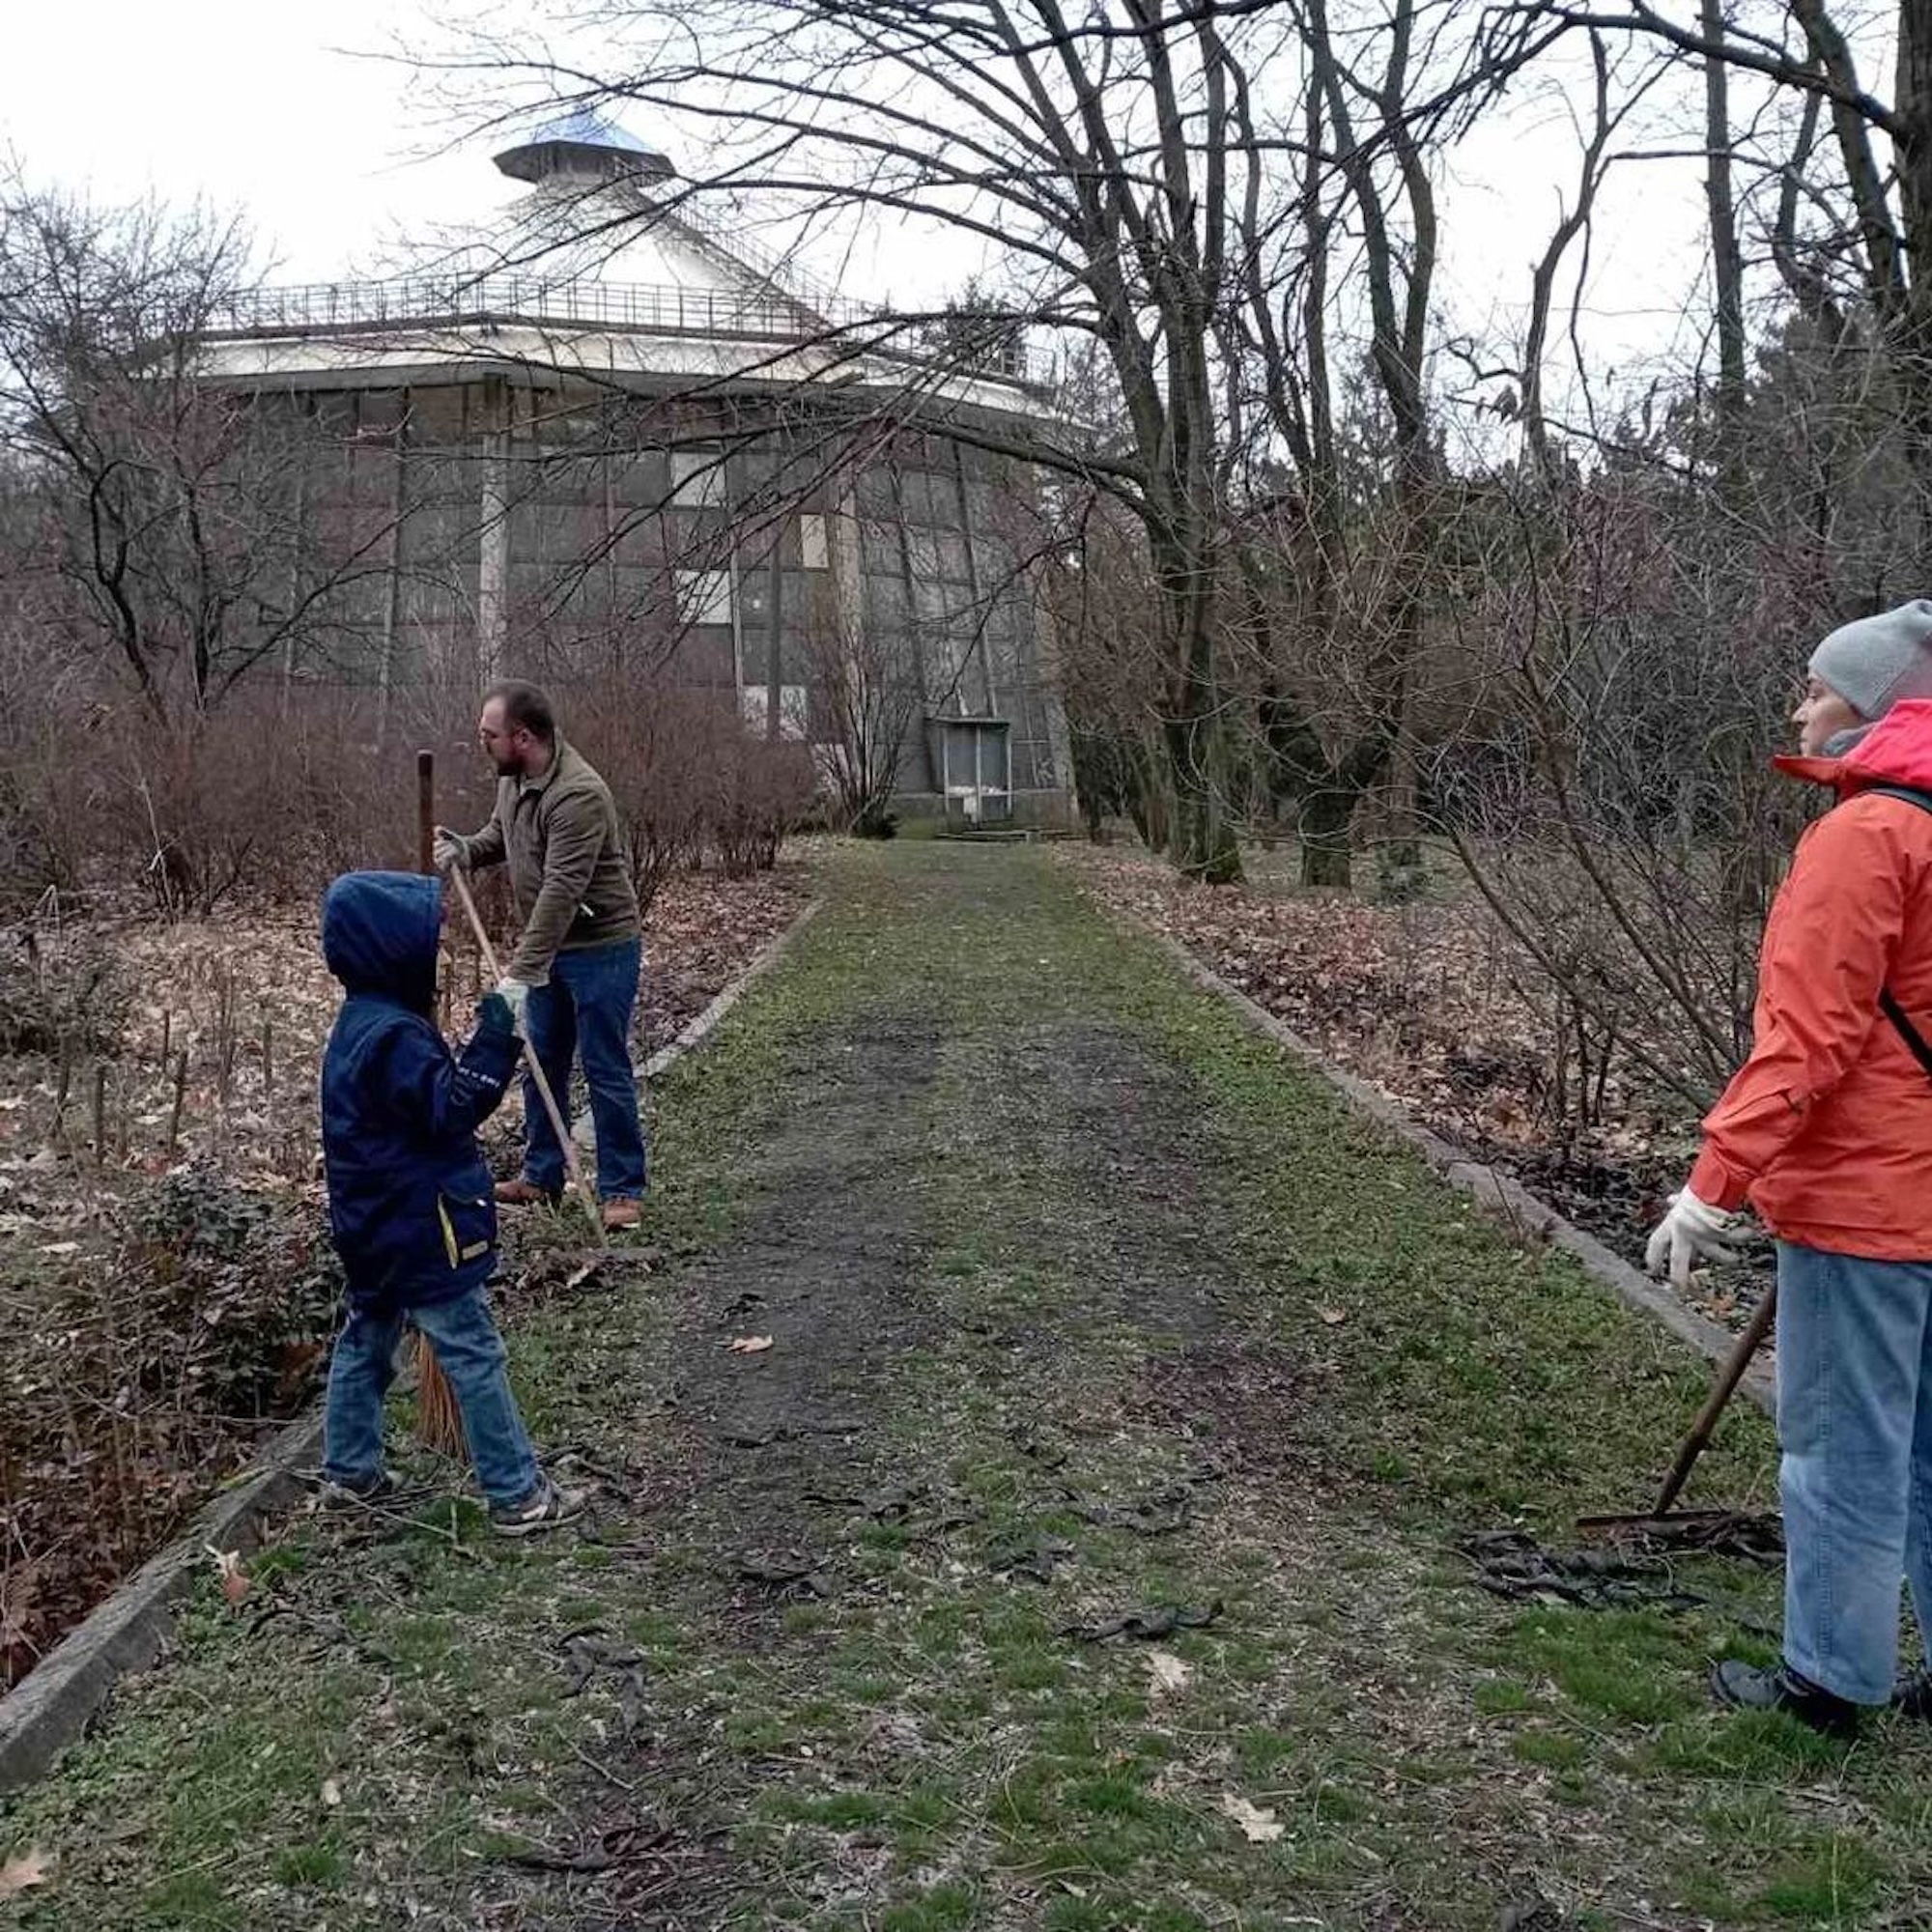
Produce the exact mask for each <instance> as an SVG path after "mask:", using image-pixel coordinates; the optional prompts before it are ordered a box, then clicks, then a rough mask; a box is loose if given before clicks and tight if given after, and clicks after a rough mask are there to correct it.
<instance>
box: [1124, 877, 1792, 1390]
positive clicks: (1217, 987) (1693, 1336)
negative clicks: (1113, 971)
mask: <svg viewBox="0 0 1932 1932" xmlns="http://www.w3.org/2000/svg"><path fill="white" fill-rule="evenodd" d="M1109 909H1110V910H1111V911H1112V912H1113V914H1114V916H1115V917H1116V918H1117V919H1119V920H1121V921H1122V923H1125V924H1127V925H1128V926H1129V927H1130V928H1131V929H1132V930H1133V931H1135V932H1136V933H1139V934H1140V935H1142V936H1143V937H1145V938H1147V939H1151V941H1152V942H1153V943H1154V944H1155V945H1156V946H1158V947H1159V948H1160V949H1161V950H1162V951H1163V952H1166V953H1167V955H1168V956H1169V957H1170V958H1171V959H1173V960H1174V962H1175V964H1176V965H1178V966H1179V968H1180V970H1181V971H1182V972H1183V973H1185V974H1186V975H1187V977H1188V978H1189V979H1190V980H1193V981H1194V983H1195V984H1196V985H1197V986H1200V987H1202V988H1203V989H1204V990H1205V991H1207V992H1210V993H1213V994H1216V995H1217V996H1218V997H1219V998H1221V999H1223V1000H1225V1001H1226V1002H1227V1003H1228V1005H1229V1006H1231V1007H1233V1008H1234V1009H1235V1010H1236V1012H1237V1013H1239V1014H1240V1016H1241V1017H1242V1018H1243V1019H1244V1020H1245V1021H1247V1023H1248V1024H1249V1025H1250V1026H1252V1027H1253V1028H1254V1029H1255V1030H1256V1031H1257V1032H1258V1033H1264V1034H1265V1035H1266V1036H1267V1037H1269V1038H1270V1039H1272V1040H1273V1041H1275V1042H1276V1044H1277V1045H1280V1046H1283V1047H1285V1048H1287V1050H1288V1051H1289V1052H1290V1053H1291V1054H1293V1056H1294V1058H1295V1059H1296V1060H1298V1061H1299V1062H1300V1063H1301V1064H1302V1065H1304V1066H1306V1067H1307V1068H1308V1069H1309V1070H1310V1071H1311V1072H1313V1073H1316V1074H1319V1075H1320V1076H1321V1078H1322V1079H1323V1080H1325V1081H1326V1082H1327V1083H1328V1085H1329V1086H1330V1087H1332V1088H1334V1089H1335V1090H1336V1092H1337V1093H1339V1094H1342V1095H1343V1096H1344V1097H1345V1098H1346V1099H1347V1100H1348V1101H1349V1102H1350V1105H1352V1106H1353V1107H1355V1108H1356V1109H1357V1110H1358V1111H1359V1112H1361V1113H1364V1114H1367V1115H1368V1116H1369V1117H1370V1118H1371V1119H1372V1120H1374V1121H1375V1122H1377V1124H1378V1125H1379V1126H1381V1127H1383V1128H1385V1129H1386V1130H1387V1131H1388V1132H1389V1133H1391V1134H1393V1135H1395V1137H1396V1138H1397V1139H1398V1140H1401V1141H1404V1142H1406V1144H1407V1145H1408V1146H1409V1147H1411V1148H1413V1149H1414V1150H1415V1151H1416V1152H1417V1153H1419V1154H1420V1155H1421V1156H1422V1158H1423V1159H1424V1160H1426V1161H1427V1162H1428V1163H1429V1165H1430V1166H1431V1167H1432V1168H1434V1169H1435V1172H1436V1173H1437V1174H1439V1175H1440V1176H1441V1177H1442V1178H1443V1179H1445V1180H1446V1181H1448V1182H1449V1184H1450V1185H1451V1186H1452V1187H1459V1188H1461V1189H1462V1190H1463V1193H1465V1194H1470V1195H1473V1196H1474V1197H1475V1199H1476V1200H1477V1201H1478V1202H1480V1203H1481V1204H1482V1206H1483V1207H1485V1208H1488V1209H1490V1211H1491V1212H1492V1213H1493V1214H1494V1215H1495V1216H1496V1217H1497V1218H1498V1219H1500V1220H1503V1221H1506V1222H1507V1223H1508V1224H1509V1226H1510V1228H1511V1229H1512V1230H1513V1231H1514V1232H1515V1233H1516V1234H1517V1235H1518V1236H1519V1237H1520V1238H1521V1239H1523V1240H1525V1241H1548V1242H1549V1243H1550V1244H1551V1245H1552V1246H1554V1247H1559V1248H1561V1249H1563V1250H1564V1252H1565V1253H1566V1254H1570V1255H1574V1256H1575V1257H1576V1259H1577V1261H1578V1262H1579V1263H1580V1264H1582V1267H1583V1271H1584V1273H1586V1274H1587V1275H1589V1276H1590V1277H1591V1278H1592V1279H1593V1280H1595V1281H1599V1282H1601V1283H1603V1285H1604V1286H1605V1288H1607V1289H1609V1290H1610V1291H1611V1292H1612V1293H1614V1294H1616V1295H1617V1296H1618V1297H1619V1299H1621V1300H1622V1301H1624V1302H1626V1303H1627V1304H1628V1305H1629V1306H1630V1307H1632V1308H1634V1309H1635V1310H1636V1311H1637V1312H1638V1313H1639V1314H1642V1315H1647V1316H1649V1317H1650V1318H1651V1319H1652V1320H1653V1321H1659V1322H1661V1323H1662V1325H1663V1326H1664V1327H1665V1328H1666V1329H1668V1330H1669V1331H1670V1333H1671V1334H1672V1335H1674V1336H1675V1337H1676V1338H1677V1339H1678V1340H1679V1341H1680V1342H1682V1343H1684V1344H1685V1345H1686V1346H1687V1347H1689V1348H1691V1349H1694V1350H1696V1351H1697V1352H1698V1353H1699V1354H1701V1355H1703V1356H1705V1357H1707V1358H1708V1359H1709V1360H1710V1361H1712V1362H1721V1361H1723V1360H1725V1359H1726V1358H1727V1357H1728V1356H1729V1355H1730V1353H1731V1350H1733V1349H1734V1348H1735V1347H1736V1345H1737V1337H1736V1336H1735V1335H1733V1334H1732V1333H1731V1331H1730V1330H1729V1329H1728V1328H1723V1327H1720V1326H1719V1324H1718V1323H1717V1322H1715V1321H1706V1320H1705V1319H1704V1318H1703V1317H1702V1316H1701V1315H1698V1314H1696V1313H1695V1312H1694V1311H1692V1310H1691V1309H1690V1308H1687V1307H1686V1306H1685V1305H1684V1303H1683V1302H1681V1301H1680V1300H1678V1298H1677V1297H1676V1295H1674V1294H1673V1293H1671V1292H1670V1291H1669V1289H1667V1288H1665V1287H1662V1286H1661V1285H1660V1284H1659V1283H1657V1282H1654V1281H1652V1280H1651V1279H1650V1278H1649V1276H1647V1275H1643V1274H1639V1273H1638V1272H1637V1270H1636V1269H1635V1268H1634V1267H1632V1266H1631V1265H1630V1264H1629V1263H1628V1262H1626V1261H1624V1260H1623V1259H1622V1258H1621V1257H1619V1256H1617V1255H1615V1254H1612V1253H1611V1251H1610V1250H1609V1249H1608V1248H1606V1247H1605V1245H1604V1244H1603V1242H1602V1241H1600V1240H1598V1239H1597V1237H1596V1236H1594V1235H1587V1234H1585V1233H1584V1232H1583V1230H1582V1229H1581V1228H1579V1227H1577V1225H1576V1224H1575V1223H1574V1222H1572V1221H1566V1220H1565V1219H1564V1218H1563V1216H1562V1215H1561V1214H1559V1213H1558V1212H1557V1211H1556V1210H1555V1208H1552V1207H1550V1206H1549V1204H1548V1202H1547V1201H1540V1200H1538V1199H1537V1197H1536V1196H1535V1195H1534V1194H1532V1193H1530V1191H1529V1190H1528V1189H1527V1188H1526V1187H1524V1186H1522V1185H1521V1184H1520V1182H1518V1181H1516V1180H1513V1179H1510V1177H1509V1176H1508V1175H1505V1174H1498V1173H1497V1172H1496V1171H1495V1169H1494V1168H1492V1167H1487V1166H1484V1165H1483V1164H1482V1163H1480V1162H1477V1161H1472V1160H1470V1159H1469V1158H1468V1157H1467V1156H1466V1155H1465V1154H1463V1152H1462V1151H1460V1150H1459V1149H1456V1148H1453V1147H1451V1146H1450V1145H1449V1143H1448V1142H1447V1141H1445V1140H1443V1139H1441V1138H1440V1137H1439V1136H1437V1135H1435V1134H1433V1133H1431V1132H1430V1131H1429V1129H1428V1128H1427V1127H1423V1126H1418V1125H1417V1124H1416V1122H1413V1121H1412V1120H1410V1119H1409V1118H1408V1116H1407V1115H1406V1114H1405V1113H1404V1112H1403V1110H1402V1109H1401V1108H1400V1107H1398V1106H1397V1105H1396V1104H1395V1102H1394V1101H1393V1100H1390V1099H1389V1098H1387V1097H1386V1096H1385V1095H1384V1094H1378V1093H1377V1092H1376V1090H1375V1089H1374V1088H1373V1087H1371V1086H1370V1085H1369V1084H1368V1083H1367V1082H1366V1081H1365V1080H1361V1079H1358V1078H1357V1077H1356V1076H1355V1075H1354V1074H1352V1073H1348V1072H1345V1071H1344V1070H1343V1069H1342V1068H1341V1067H1339V1066H1337V1065H1335V1064H1334V1063H1333V1062H1332V1061H1330V1060H1328V1059H1326V1058H1325V1057H1324V1056H1323V1055H1322V1054H1321V1053H1320V1052H1318V1051H1317V1050H1316V1048H1315V1047H1313V1046H1311V1045H1310V1044H1309V1042H1308V1041H1307V1040H1305V1039H1303V1038H1302V1037H1301V1036H1300V1035H1299V1034H1297V1033H1296V1032H1294V1030H1293V1028H1292V1027H1289V1026H1287V1025H1285V1024H1284V1023H1283V1022H1282V1021H1280V1020H1278V1019H1277V1018H1275V1016H1274V1015H1273V1014H1272V1013H1271V1012H1269V1011H1268V1010H1267V1009H1266V1008H1265V1007H1264V1006H1262V1005H1261V1004H1260V1003H1259V1002H1258V1001H1255V1000H1251V999H1250V998H1249V997H1248V996H1247V994H1245V993H1244V992H1242V991H1241V989H1240V988H1239V987H1238V986H1236V985H1232V984H1230V983H1229V981H1228V980H1224V979H1222V977H1221V976H1220V974H1218V973H1216V972H1215V971H1214V969H1213V968H1212V967H1211V966H1205V965H1203V964H1202V962H1201V961H1200V960H1199V959H1197V958H1196V957H1195V956H1194V954H1193V953H1191V952H1188V950H1187V949H1186V947H1184V946H1183V945H1181V943H1180V942H1179V940H1178V939H1172V938H1170V937H1169V936H1168V935H1167V934H1166V933H1164V932H1156V931H1155V930H1154V929H1153V928H1152V927H1151V926H1150V925H1148V924H1146V923H1144V922H1143V921H1141V920H1139V919H1136V918H1135V917H1134V916H1133V915H1132V914H1131V913H1126V912H1122V911H1121V910H1120V908H1118V907H1112V908H1109ZM1738 1387H1739V1391H1740V1393H1741V1394H1744V1395H1747V1396H1748V1397H1749V1398H1750V1399H1751V1401H1753V1402H1754V1403H1756V1404H1757V1406H1759V1407H1760V1408H1761V1409H1763V1410H1764V1412H1765V1413H1766V1414H1767V1415H1775V1414H1776V1382H1775V1380H1774V1378H1773V1376H1772V1374H1771V1371H1770V1370H1769V1369H1767V1368H1766V1367H1765V1364H1764V1360H1763V1357H1762V1356H1760V1357H1759V1358H1758V1359H1757V1360H1756V1361H1754V1362H1753V1363H1752V1364H1751V1366H1750V1367H1749V1368H1748V1369H1747V1371H1746V1372H1745V1378H1744V1380H1743V1381H1742V1382H1740V1383H1739V1385H1738ZM1685 1422H1686V1426H1687V1427H1688V1426H1689V1423H1690V1418H1689V1417H1688V1416H1687V1417H1686V1418H1685Z"/></svg>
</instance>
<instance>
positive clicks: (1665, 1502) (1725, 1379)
mask: <svg viewBox="0 0 1932 1932" xmlns="http://www.w3.org/2000/svg"><path fill="white" fill-rule="evenodd" d="M1776 1315H1777V1286H1776V1283H1773V1285H1772V1286H1771V1287H1769V1288H1767V1289H1766V1290H1765V1292H1764V1296H1763V1298H1762V1299H1761V1300H1760V1301H1759V1302H1758V1305H1757V1307H1756V1308H1755V1309H1753V1310H1752V1311H1751V1319H1750V1320H1749V1321H1747V1323H1746V1324H1745V1327H1744V1331H1743V1333H1741V1334H1740V1335H1739V1336H1738V1339H1737V1341H1736V1342H1735V1343H1734V1344H1733V1345H1732V1348H1731V1352H1730V1355H1729V1357H1728V1358H1727V1359H1726V1361H1725V1362H1724V1365H1723V1367H1722V1368H1720V1369H1719V1371H1718V1378H1717V1380H1716V1381H1715V1382H1714V1383H1713V1384H1712V1388H1711V1395H1710V1400H1709V1401H1708V1402H1706V1403H1705V1405H1704V1407H1703V1410H1702V1412H1701V1413H1700V1414H1699V1415H1698V1417H1697V1420H1696V1421H1695V1422H1693V1423H1692V1424H1691V1425H1690V1435H1687V1436H1686V1437H1685V1438H1684V1444H1683V1447H1682V1448H1680V1449H1679V1450H1678V1452H1677V1460H1676V1462H1674V1463H1671V1465H1670V1473H1669V1474H1668V1475H1667V1476H1665V1477H1664V1479H1663V1487H1662V1489H1661V1490H1659V1491H1658V1492H1657V1507H1656V1509H1655V1510H1653V1511H1652V1512H1651V1514H1652V1515H1654V1516H1667V1515H1669V1513H1670V1506H1671V1504H1672V1503H1674V1502H1675V1501H1676V1500H1677V1492H1679V1491H1680V1490H1681V1489H1683V1487H1684V1485H1685V1483H1686V1482H1687V1481H1688V1480H1689V1479H1690V1469H1691V1465H1692V1464H1693V1463H1695V1462H1696V1461H1697V1458H1698V1457H1699V1456H1701V1455H1702V1454H1703V1453H1704V1446H1705V1444H1706V1443H1708V1442H1709V1441H1710V1439H1711V1432H1712V1431H1713V1430H1714V1429H1715V1428H1717V1426H1718V1418H1719V1416H1720V1415H1722V1414H1723V1412H1724V1407H1725V1405H1726V1404H1727V1403H1729V1401H1730V1399H1731V1396H1732V1393H1733V1392H1734V1391H1735V1390H1736V1388H1737V1385H1738V1384H1739V1383H1740V1382H1741V1381H1743V1380H1744V1378H1745V1371H1746V1370H1747V1368H1749V1367H1750V1364H1751V1357H1752V1356H1753V1355H1755V1354H1756V1353H1757V1351H1758V1350H1759V1349H1760V1348H1761V1347H1762V1346H1763V1343H1764V1338H1765V1337H1766V1336H1767V1335H1768V1334H1770V1332H1771V1324H1772V1322H1773V1321H1775V1320H1776Z"/></svg>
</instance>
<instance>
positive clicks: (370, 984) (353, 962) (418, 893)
mask: <svg viewBox="0 0 1932 1932" xmlns="http://www.w3.org/2000/svg"><path fill="white" fill-rule="evenodd" d="M441 936H442V881H441V880H440V879H432V878H426V877H424V876H423V875H422V874H420V873H417V872H345V873H343V875H342V876H341V878H339V879H337V880H336V881H335V883H334V884H333V885H332V886H330V887H329V889H328V891H327V893H326V894H325V895H323V901H322V956H323V957H324V958H325V959H327V961H328V970H329V971H330V972H331V973H333V974H334V975H335V977H336V978H337V979H338V980H341V981H342V983H343V985H344V986H345V987H347V988H348V990H349V991H350V992H352V993H375V994H378V995H380V996H381V997H383V998H384V999H390V1000H396V1001H399V1002H401V1004H402V1005H404V1006H406V1007H408V1008H410V1009H412V1011H415V1012H419V1013H427V1012H431V1011H433V1010H434V1009H435V1007H436V954H437V946H438V943H439V941H440V938H441Z"/></svg>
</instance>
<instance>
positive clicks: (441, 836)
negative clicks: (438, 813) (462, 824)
mask: <svg viewBox="0 0 1932 1932" xmlns="http://www.w3.org/2000/svg"><path fill="white" fill-rule="evenodd" d="M429 856H430V863H431V864H432V865H434V866H435V867H436V869H437V870H438V871H439V872H447V871H449V870H450V869H451V868H452V867H456V866H461V867H463V868H464V870H465V871H468V870H469V846H468V845H467V844H466V843H465V842H464V841H463V839H462V838H459V837H458V836H457V835H456V834H455V833H454V832H451V831H450V830H448V828H447V827H445V826H441V825H439V826H438V827H437V828H436V837H435V840H434V842H433V843H432V844H431V846H430V848H429Z"/></svg>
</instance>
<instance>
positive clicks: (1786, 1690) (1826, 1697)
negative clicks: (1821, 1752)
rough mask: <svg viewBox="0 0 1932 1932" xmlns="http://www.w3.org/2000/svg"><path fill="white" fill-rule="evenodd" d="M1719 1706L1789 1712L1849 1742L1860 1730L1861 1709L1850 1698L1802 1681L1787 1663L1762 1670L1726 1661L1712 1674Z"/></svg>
mask: <svg viewBox="0 0 1932 1932" xmlns="http://www.w3.org/2000/svg"><path fill="white" fill-rule="evenodd" d="M1711 1689H1712V1690H1713V1692H1714V1693H1715V1694H1716V1696H1717V1699H1718V1702H1719V1703H1720V1704H1728V1705H1730V1706H1731V1708H1732V1709H1733V1710H1737V1711H1788V1712H1789V1713H1790V1714H1791V1716H1792V1717H1794V1718H1796V1719H1798V1721H1799V1722H1800V1723H1801V1724H1805V1725H1808V1726H1809V1727H1810V1728H1811V1729H1812V1730H1814V1731H1819V1732H1822V1733H1823V1734H1824V1735H1825V1736H1826V1737H1828V1738H1850V1737H1853V1736H1855V1735H1856V1734H1857V1731H1858V1728H1859V1707H1858V1706H1857V1705H1856V1704H1854V1703H1852V1702H1851V1701H1850V1699H1849V1698H1845V1697H1840V1696H1838V1695H1837V1694H1836V1693H1835V1692H1833V1691H1831V1690H1826V1689H1825V1687H1824V1686H1823V1685H1822V1684H1814V1683H1812V1682H1811V1680H1810V1679H1809V1678H1808V1677H1801V1676H1800V1675H1799V1674H1798V1672H1797V1671H1795V1670H1793V1669H1792V1667H1791V1666H1790V1665H1789V1664H1788V1663H1780V1664H1779V1665H1777V1667H1776V1669H1772V1670H1763V1669H1760V1668H1759V1667H1758V1666H1757V1665H1756V1664H1754V1663H1745V1662H1741V1661H1740V1660H1739V1659H1737V1658H1735V1657H1727V1658H1725V1659H1724V1660H1723V1662H1720V1663H1719V1664H1718V1665H1717V1666H1716V1667H1715V1668H1714V1669H1713V1670H1712V1672H1711Z"/></svg>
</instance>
